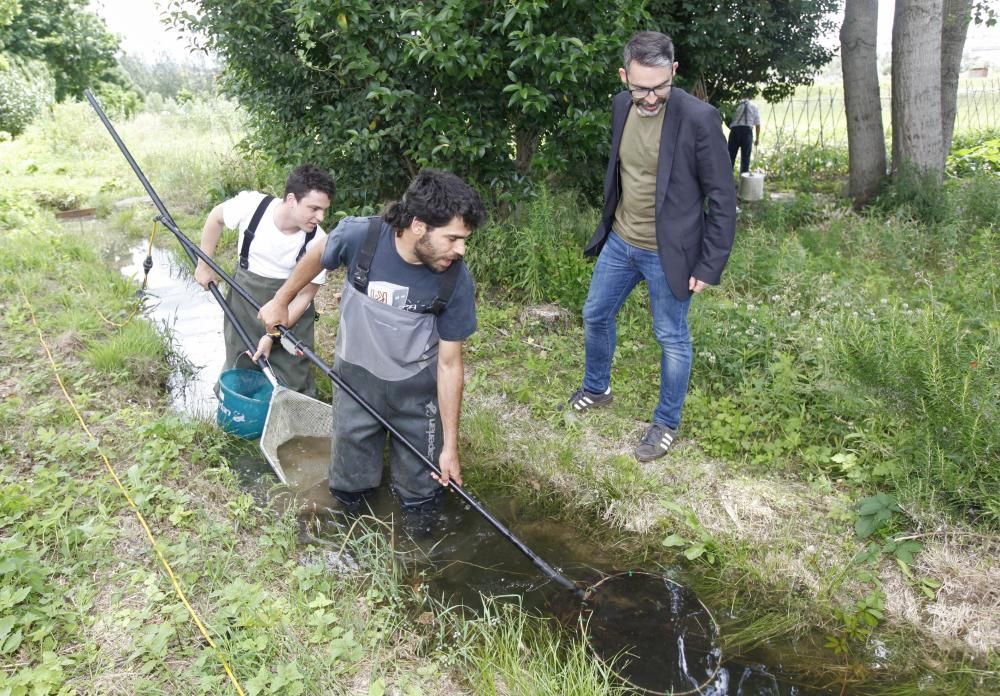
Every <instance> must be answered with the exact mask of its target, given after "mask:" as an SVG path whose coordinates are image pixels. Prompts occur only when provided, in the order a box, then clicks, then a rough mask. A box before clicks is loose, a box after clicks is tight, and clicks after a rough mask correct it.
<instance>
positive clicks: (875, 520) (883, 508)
mask: <svg viewBox="0 0 1000 696" xmlns="http://www.w3.org/2000/svg"><path fill="white" fill-rule="evenodd" d="M857 510H858V519H857V521H855V523H854V533H855V534H857V535H858V537H859V538H860V539H867V538H868V537H870V536H871V535H872V533H874V532H875V530H877V529H879V528H881V527H882V526H883V525H885V524H886V523H887V522H888V521H889V520H890V519H891V518H892V516H893V514H894V513H897V512H902V509H901V508H900V507H899V504H898V503H896V499H895V498H894V497H893V496H891V495H887V494H885V493H879V494H877V495H873V496H871V497H870V498H865V499H864V500H862V501H861V502H859V503H858V504H857Z"/></svg>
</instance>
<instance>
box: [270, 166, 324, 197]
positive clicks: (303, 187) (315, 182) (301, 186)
mask: <svg viewBox="0 0 1000 696" xmlns="http://www.w3.org/2000/svg"><path fill="white" fill-rule="evenodd" d="M336 190H337V187H336V186H335V185H334V183H333V177H332V176H330V175H329V174H327V173H326V172H325V171H324V170H322V169H320V168H319V167H316V166H314V165H311V164H300V165H299V166H297V167H296V168H295V169H293V170H292V173H291V174H289V175H288V180H287V181H285V193H284V195H283V197H284V198H287V197H288V194H290V193H294V194H295V200H297V201H299V200H302V197H303V196H304V195H306V194H307V193H309V192H310V191H320V192H322V193H325V194H326V195H328V196H329V197H330V200H331V201H332V200H333V194H334V193H335V192H336Z"/></svg>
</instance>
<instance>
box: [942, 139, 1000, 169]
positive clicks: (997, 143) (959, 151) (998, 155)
mask: <svg viewBox="0 0 1000 696" xmlns="http://www.w3.org/2000/svg"><path fill="white" fill-rule="evenodd" d="M945 171H947V172H948V174H950V175H951V176H969V175H970V174H1000V137H997V138H989V139H986V140H981V141H979V142H978V143H976V144H974V145H970V146H968V147H960V148H954V147H953V148H952V150H951V154H949V155H948V162H947V164H946V166H945Z"/></svg>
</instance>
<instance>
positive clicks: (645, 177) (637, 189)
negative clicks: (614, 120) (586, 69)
mask: <svg viewBox="0 0 1000 696" xmlns="http://www.w3.org/2000/svg"><path fill="white" fill-rule="evenodd" d="M666 112H667V108H666V105H664V107H663V108H662V109H660V113H658V114H657V115H656V116H648V117H647V116H639V115H638V114H637V113H635V107H634V106H633V107H632V109H631V111H630V113H629V115H628V118H627V119H625V128H624V130H623V131H622V141H621V145H619V146H618V159H619V162H620V168H619V176H620V177H621V184H622V189H621V190H622V195H621V199H619V201H618V208H617V210H615V222H614V230H615V232H616V233H618V236H619V237H621V238H622V239H624V240H625V241H626V242H628V243H629V244H631V245H633V246H637V247H639V248H641V249H649V250H650V251H656V162H657V160H658V159H659V156H660V132H661V131H662V130H663V115H664V114H665V113H666Z"/></svg>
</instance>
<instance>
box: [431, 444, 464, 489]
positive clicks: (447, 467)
mask: <svg viewBox="0 0 1000 696" xmlns="http://www.w3.org/2000/svg"><path fill="white" fill-rule="evenodd" d="M438 468H439V469H441V475H440V476H438V475H437V474H434V473H432V474H431V478H433V479H434V480H435V481H437V482H438V483H440V484H441V485H442V486H445V487H447V486H448V483H449V482H451V481H454V482H455V483H457V484H458V485H460V486H461V485H462V465H461V464H460V463H459V461H458V451H457V450H448V449H445V450H442V451H441V456H440V457H439V458H438Z"/></svg>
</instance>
